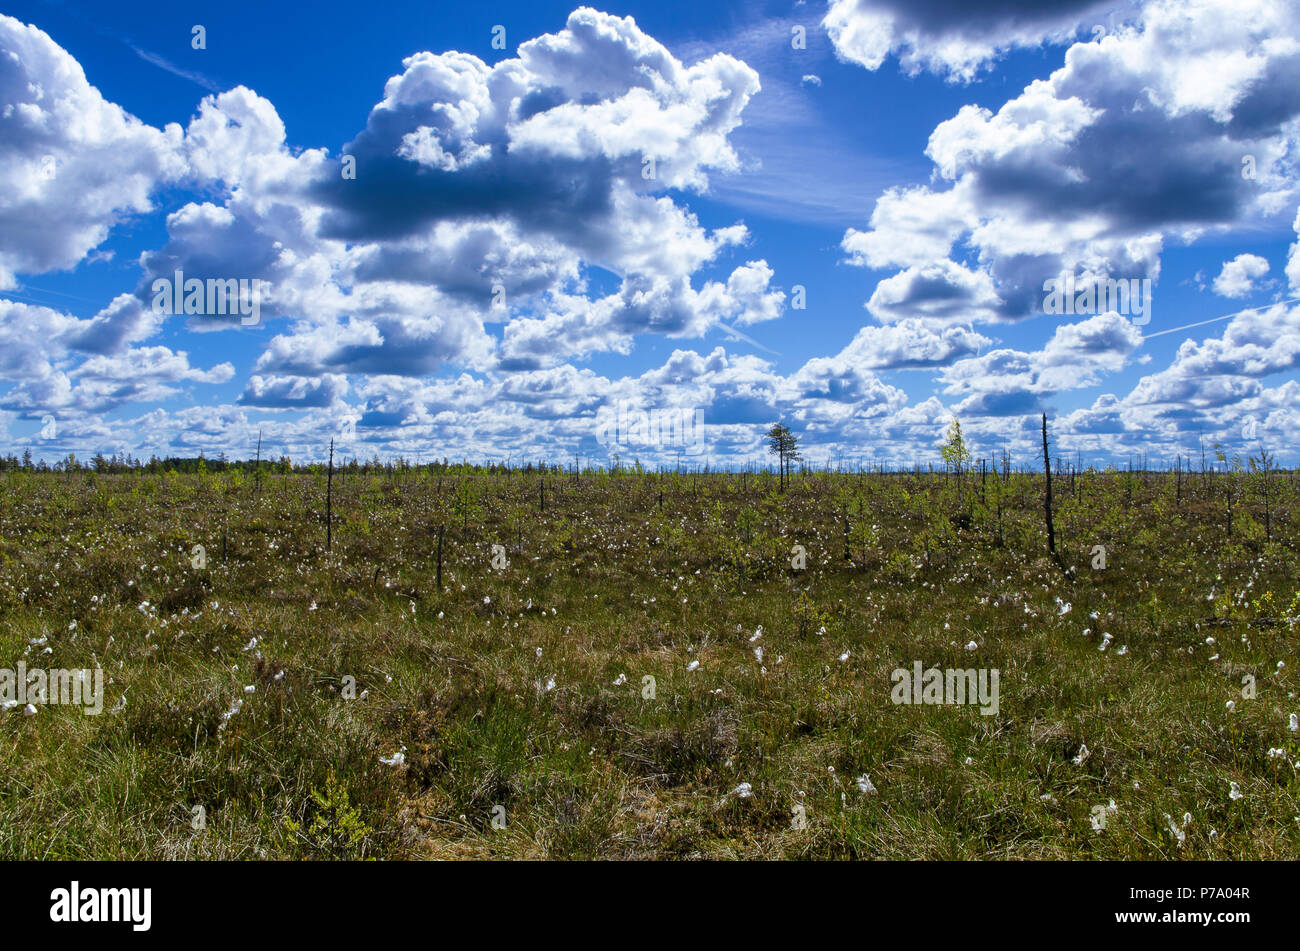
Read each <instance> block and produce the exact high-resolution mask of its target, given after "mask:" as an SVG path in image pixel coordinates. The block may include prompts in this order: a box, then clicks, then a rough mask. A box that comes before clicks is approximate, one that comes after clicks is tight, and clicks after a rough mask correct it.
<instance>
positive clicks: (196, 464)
mask: <svg viewBox="0 0 1300 951" xmlns="http://www.w3.org/2000/svg"><path fill="white" fill-rule="evenodd" d="M325 469H326V464H325V463H323V462H313V463H295V462H293V461H292V460H291V459H290V458H289V457H288V456H283V455H282V456H280V457H279V458H278V459H277V458H272V457H270V456H268V457H267V458H265V459H262V460H260V461H258V460H255V459H227V458H226V456H225V454H224V453H222V454H221V455H219V456H217V457H215V458H208V457H206V456H203V455H199V456H167V457H166V458H165V459H159V458H158V457H157V456H150V457H149V460H148V461H145V460H144V459H140V458H137V457H135V456H132V455H131V454H130V453H126V454H122V453H114V454H113V455H111V456H105V455H104V454H102V453H97V454H96V455H95V456H94V457H93V458H91V459H89V460H81V459H78V458H77V457H76V455H75V454H72V453H69V454H68V455H67V456H66V457H65V458H63V459H60V460H59V461H57V462H54V463H50V462H47V461H45V460H44V459H41V460H36V461H33V459H32V452H31V450H30V449H28V450H25V451H24V452H23V454H22V456H21V458H20V457H19V456H16V455H14V454H13V453H9V454H8V455H7V456H3V457H0V472H66V473H76V472H85V473H100V474H109V475H113V474H117V475H122V474H131V473H153V474H158V473H166V472H175V473H178V474H182V475H197V474H199V473H219V472H242V473H249V474H254V473H256V472H258V471H259V470H260V471H261V472H262V473H264V474H268V475H288V474H290V473H315V472H324V471H325ZM470 469H472V470H474V471H478V472H505V471H507V469H508V470H509V471H511V472H525V473H534V472H540V473H560V472H567V471H569V469H568V468H566V467H565V466H560V465H550V464H547V463H542V462H537V463H534V462H528V463H525V464H522V465H515V466H506V465H505V464H503V463H488V464H485V465H470V464H469V463H467V462H466V463H453V462H450V461H449V460H447V459H445V458H444V459H443V460H442V461H441V462H437V461H435V462H423V463H418V464H417V463H414V462H411V461H410V460H408V459H405V458H400V457H399V458H397V459H390V460H389V461H387V462H382V461H381V460H380V459H379V457H378V456H375V457H374V458H373V459H371V460H370V461H369V462H367V461H365V460H361V459H355V458H354V459H351V460H344V459H343V458H342V457H340V458H337V459H336V460H335V462H334V471H335V472H357V473H390V474H391V473H395V472H411V471H416V470H419V471H425V472H451V471H460V470H470Z"/></svg>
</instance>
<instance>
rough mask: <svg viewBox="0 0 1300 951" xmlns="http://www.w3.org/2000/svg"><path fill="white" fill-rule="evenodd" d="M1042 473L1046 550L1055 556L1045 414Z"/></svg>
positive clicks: (1044, 416) (1050, 466)
mask: <svg viewBox="0 0 1300 951" xmlns="http://www.w3.org/2000/svg"><path fill="white" fill-rule="evenodd" d="M1043 471H1044V472H1045V473H1046V474H1047V495H1046V496H1045V498H1044V500H1043V511H1044V514H1045V515H1046V516H1047V550H1048V551H1049V552H1050V553H1051V554H1053V555H1055V554H1056V527H1055V526H1054V525H1053V524H1052V457H1051V454H1050V453H1049V452H1048V450H1047V414H1046V413H1044V414H1043Z"/></svg>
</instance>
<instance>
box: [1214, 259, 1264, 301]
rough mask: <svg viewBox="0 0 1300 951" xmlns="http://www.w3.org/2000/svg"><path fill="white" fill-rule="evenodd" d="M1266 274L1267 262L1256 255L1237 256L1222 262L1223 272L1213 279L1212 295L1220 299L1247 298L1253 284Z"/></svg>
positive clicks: (1253, 288)
mask: <svg viewBox="0 0 1300 951" xmlns="http://www.w3.org/2000/svg"><path fill="white" fill-rule="evenodd" d="M1267 273H1268V260H1267V259H1266V258H1261V257H1260V256H1259V255H1258V254H1238V255H1237V256H1236V257H1235V258H1233V259H1232V260H1231V261H1225V262H1223V270H1221V271H1220V272H1219V276H1218V277H1216V278H1215V279H1214V293H1216V294H1218V295H1219V296H1220V297H1236V298H1241V297H1249V296H1250V294H1251V292H1252V291H1254V290H1255V282H1256V281H1257V280H1259V279H1260V278H1261V277H1263V276H1264V275H1265V274H1267Z"/></svg>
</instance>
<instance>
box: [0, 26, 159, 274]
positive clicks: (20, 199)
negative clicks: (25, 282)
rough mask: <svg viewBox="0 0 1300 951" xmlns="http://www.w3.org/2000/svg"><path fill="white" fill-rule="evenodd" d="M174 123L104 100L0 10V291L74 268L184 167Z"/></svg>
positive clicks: (76, 68)
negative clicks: (27, 277) (154, 121)
mask: <svg viewBox="0 0 1300 951" xmlns="http://www.w3.org/2000/svg"><path fill="white" fill-rule="evenodd" d="M180 140H181V130H180V127H179V126H176V125H169V126H168V127H167V128H166V129H165V130H162V131H160V130H158V129H155V128H153V127H151V126H149V125H146V124H144V123H142V122H140V121H139V120H138V119H136V118H135V117H133V116H131V115H129V114H127V113H126V112H125V111H124V110H123V109H122V108H121V107H119V106H117V105H115V104H113V103H111V102H108V101H107V100H105V99H104V97H103V96H101V95H100V93H99V91H98V90H97V89H95V88H94V87H93V86H91V85H90V84H89V83H88V82H87V81H86V76H85V73H84V72H83V71H82V68H81V65H80V64H79V63H78V62H77V61H76V60H75V59H73V57H72V56H70V55H69V54H68V53H67V52H66V51H65V50H63V49H62V48H61V47H60V46H58V45H57V44H56V43H55V42H54V41H53V40H52V39H50V37H49V36H47V35H46V34H45V33H43V32H42V31H41V30H39V29H37V28H36V27H34V26H25V25H24V24H22V23H21V22H19V21H18V20H15V19H13V18H12V17H8V16H4V15H3V14H0V289H5V288H13V287H14V286H16V285H15V274H18V273H26V274H41V273H44V272H46V271H54V270H65V269H68V268H71V267H74V266H75V265H76V264H77V263H78V262H80V261H81V260H82V258H83V257H85V256H86V254H87V253H88V252H90V251H91V250H92V249H94V248H96V247H98V246H99V245H100V244H101V243H102V242H103V241H104V239H105V238H106V237H107V236H108V233H109V229H110V228H112V226H113V225H114V224H116V223H117V222H119V221H121V220H123V219H124V218H126V217H129V216H131V215H137V214H143V213H145V212H148V211H151V210H152V208H153V204H152V200H151V197H150V196H151V194H152V193H153V192H154V191H155V190H156V189H157V188H158V187H159V186H160V185H162V184H165V183H168V182H171V181H174V180H176V179H177V178H179V176H180V175H181V174H182V173H183V171H184V159H183V157H182V155H181V150H180Z"/></svg>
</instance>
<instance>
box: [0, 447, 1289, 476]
mask: <svg viewBox="0 0 1300 951" xmlns="http://www.w3.org/2000/svg"><path fill="white" fill-rule="evenodd" d="M1219 456H1220V458H1218V460H1217V463H1218V464H1217V465H1216V462H1215V461H1207V460H1206V458H1205V457H1204V456H1202V457H1201V459H1200V460H1199V465H1197V464H1195V463H1194V462H1193V461H1192V459H1191V458H1189V457H1188V456H1181V455H1180V456H1178V457H1177V459H1176V460H1172V461H1166V462H1165V464H1164V465H1157V464H1153V461H1148V459H1147V458H1146V457H1145V455H1144V456H1142V457H1141V458H1140V459H1137V460H1130V461H1129V463H1128V466H1127V472H1128V474H1129V475H1138V474H1155V473H1161V472H1164V473H1171V474H1173V473H1181V474H1183V475H1189V476H1190V475H1194V474H1196V473H1198V472H1199V473H1200V474H1201V475H1203V476H1204V475H1216V474H1221V473H1228V472H1233V471H1236V472H1259V471H1271V472H1273V473H1286V472H1290V473H1292V474H1294V472H1295V470H1294V469H1291V468H1288V467H1285V466H1278V465H1277V463H1276V461H1275V460H1274V459H1273V457H1271V456H1264V458H1263V459H1262V460H1260V459H1256V458H1254V457H1252V458H1250V459H1248V460H1246V461H1244V462H1243V461H1242V460H1241V459H1239V458H1238V457H1233V458H1232V459H1227V458H1225V457H1223V455H1222V454H1219ZM1038 461H1039V465H1038V466H1037V467H1035V466H1032V465H1030V466H1014V465H1012V462H1011V456H1010V454H1009V453H1006V452H1003V453H1001V454H1000V458H994V459H976V460H973V461H972V463H971V464H968V465H965V466H961V467H959V468H954V467H951V466H945V465H943V464H942V463H941V464H939V465H935V464H934V463H926V464H924V465H922V464H921V463H919V462H914V463H912V464H911V465H907V464H902V465H896V466H894V465H883V464H881V463H871V464H869V465H867V464H860V463H847V462H845V463H836V464H833V465H832V464H830V463H822V464H820V465H819V464H816V463H811V462H809V461H807V460H804V461H802V462H800V463H799V464H798V465H797V466H793V467H792V468H793V470H794V471H795V472H797V473H798V474H800V475H804V476H808V475H817V474H822V473H839V474H856V475H863V474H873V473H874V474H876V475H895V476H906V475H936V474H937V475H945V476H949V477H951V476H952V475H953V474H954V473H955V474H956V475H957V476H958V478H960V477H961V475H962V474H966V475H968V476H973V477H974V478H987V477H988V476H994V477H999V476H1000V477H1001V478H1003V479H1004V480H1005V479H1006V478H1007V477H1008V476H1009V475H1010V474H1011V473H1013V472H1019V473H1034V472H1037V473H1040V474H1041V473H1042V466H1041V457H1040V458H1039V460H1038ZM1261 461H1262V465H1261ZM1135 463H1136V464H1135ZM1125 469H1126V467H1125V466H1123V465H1115V464H1109V465H1105V466H1085V465H1083V461H1082V459H1078V458H1076V459H1073V460H1072V459H1071V458H1070V457H1069V456H1068V455H1067V456H1065V457H1064V458H1062V457H1054V458H1053V460H1052V470H1053V473H1055V474H1058V475H1060V476H1062V477H1069V476H1072V475H1080V474H1082V473H1084V472H1089V471H1091V472H1124V471H1125ZM258 471H260V472H261V473H262V474H263V475H289V474H291V473H298V474H316V473H324V472H325V471H326V463H324V462H310V463H297V462H293V461H292V460H291V459H290V458H289V457H288V456H285V455H281V456H279V457H278V458H275V457H272V456H269V455H268V456H267V457H266V458H264V459H262V460H260V462H259V461H258V460H256V459H227V458H226V456H225V453H222V454H220V455H218V456H216V457H213V458H209V457H207V456H203V455H199V456H167V457H166V458H164V459H160V458H158V457H157V456H150V457H149V459H148V461H146V460H144V459H140V458H137V457H135V456H132V455H131V454H129V453H127V454H122V453H114V454H113V455H111V456H105V455H103V454H102V453H97V454H96V455H95V456H93V457H92V458H90V459H89V460H81V459H78V458H77V457H76V456H75V455H73V454H71V453H70V454H68V455H67V456H66V457H65V458H63V459H61V460H59V461H57V462H54V463H50V462H47V461H46V460H44V459H41V460H33V459H32V453H31V450H30V449H28V450H25V451H24V452H23V454H22V456H21V457H19V456H16V455H14V454H13V453H9V454H8V455H6V456H3V457H0V473H7V472H65V473H69V474H71V473H98V474H105V475H115V474H116V475H130V474H163V473H168V472H175V473H177V474H180V475H196V474H201V473H203V474H206V473H211V474H216V473H230V472H239V473H247V474H249V475H254V474H256V473H257V472H258ZM334 471H335V472H338V473H346V474H351V473H364V474H380V475H396V474H405V473H422V472H423V473H432V474H434V475H442V474H467V473H479V474H489V475H494V474H508V473H521V474H525V475H531V474H538V475H560V474H566V473H567V474H570V475H572V474H573V473H575V472H578V473H600V472H605V473H611V474H617V473H623V474H636V473H656V472H658V473H669V472H678V473H686V474H695V475H740V474H742V473H748V474H750V475H758V474H762V473H767V474H769V475H773V474H775V473H776V469H775V467H774V466H770V465H762V464H756V463H747V464H744V465H740V466H721V467H719V466H712V465H710V464H708V463H704V464H699V463H697V464H695V465H692V466H686V467H682V466H673V465H666V466H656V467H651V466H645V465H642V463H641V462H640V461H639V460H634V461H633V462H632V463H631V464H628V463H627V462H623V463H619V462H618V461H616V460H611V461H610V462H609V463H608V464H604V465H602V464H599V463H595V464H593V463H592V462H591V461H590V460H587V459H583V460H581V463H580V462H579V461H578V460H575V461H574V462H571V463H568V464H566V465H557V464H553V463H548V462H543V461H538V462H524V463H515V464H513V465H511V464H508V463H502V462H487V463H471V462H469V461H468V460H463V461H461V462H452V461H449V460H448V459H447V458H445V457H444V458H443V459H442V460H441V461H437V460H435V461H433V462H413V461H411V460H409V459H406V458H403V457H398V458H396V459H389V460H388V461H387V462H384V461H381V460H380V458H379V456H378V455H376V456H375V457H374V458H372V459H371V460H370V461H368V462H367V461H365V460H363V459H357V458H353V459H346V458H345V457H343V456H336V457H335V459H334Z"/></svg>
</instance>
